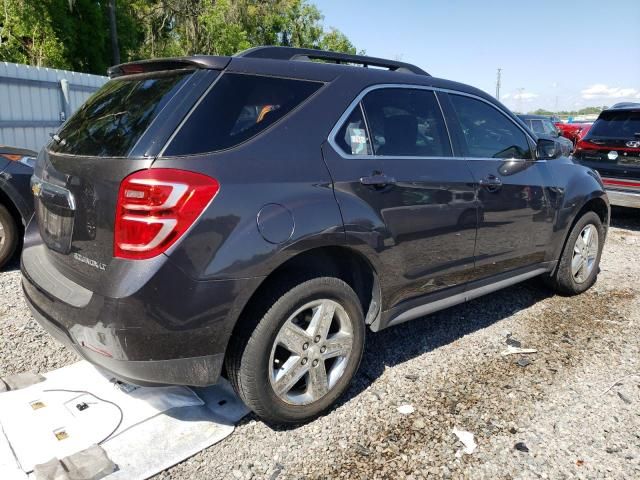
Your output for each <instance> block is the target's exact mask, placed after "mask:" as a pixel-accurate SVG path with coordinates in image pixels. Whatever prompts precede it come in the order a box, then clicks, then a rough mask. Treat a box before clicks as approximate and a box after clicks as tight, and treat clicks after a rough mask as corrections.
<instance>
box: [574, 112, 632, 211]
mask: <svg viewBox="0 0 640 480" xmlns="http://www.w3.org/2000/svg"><path fill="white" fill-rule="evenodd" d="M575 158H576V160H577V161H578V162H580V163H582V164H584V165H587V166H589V167H591V168H594V169H596V170H598V172H599V173H600V175H601V176H602V180H603V181H604V185H605V187H606V188H607V193H608V195H609V198H610V200H611V203H612V204H613V205H620V206H623V207H634V208H640V103H619V104H617V105H614V106H613V107H611V108H609V109H607V110H604V111H603V112H602V113H600V116H599V117H598V119H597V120H596V121H595V122H594V124H593V126H592V127H591V129H590V130H589V131H588V132H587V134H586V135H585V136H584V137H583V138H582V139H581V140H580V141H578V145H577V146H576V151H575Z"/></svg>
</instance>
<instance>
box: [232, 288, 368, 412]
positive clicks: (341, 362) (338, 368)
mask: <svg viewBox="0 0 640 480" xmlns="http://www.w3.org/2000/svg"><path fill="white" fill-rule="evenodd" d="M290 285H291V284H290V283H289V282H286V281H276V282H275V284H273V285H270V290H271V291H272V292H274V294H273V296H274V297H275V298H271V299H266V302H265V303H266V304H267V305H266V308H263V312H264V310H266V309H267V308H268V310H267V311H266V313H264V315H263V316H262V317H261V318H259V319H256V320H253V322H256V321H257V325H255V328H252V325H251V314H248V316H246V318H245V319H244V320H243V323H242V324H241V325H240V328H238V329H236V332H234V335H233V337H232V339H231V341H230V343H229V349H228V355H227V375H228V377H229V380H230V382H231V384H232V385H233V387H234V389H235V391H236V392H237V393H238V395H239V396H240V397H241V398H242V400H243V401H244V402H245V404H246V405H247V406H248V407H249V408H251V410H253V411H254V412H255V413H256V415H258V416H259V417H260V418H261V419H263V420H265V421H266V422H268V423H273V424H298V423H302V422H307V421H309V420H312V419H313V418H315V417H317V416H318V415H320V414H321V413H322V412H324V411H325V410H326V409H327V408H329V407H330V406H331V405H332V404H333V403H334V402H335V401H336V400H337V399H338V398H339V397H340V396H341V395H342V394H343V393H344V391H345V390H346V388H347V387H348V385H349V383H350V381H351V379H352V378H353V376H354V375H355V373H356V371H357V369H358V366H359V364H360V359H361V358H362V352H363V349H364V339H365V324H364V315H363V313H362V306H361V303H360V300H359V299H358V296H357V295H356V294H355V292H354V291H353V289H351V287H350V286H349V285H347V284H346V283H345V282H344V281H342V280H339V279H337V278H333V277H320V278H314V279H312V280H307V281H304V282H303V283H300V284H298V285H296V286H294V287H293V288H291V287H290ZM257 315H260V314H259V313H258V314H257Z"/></svg>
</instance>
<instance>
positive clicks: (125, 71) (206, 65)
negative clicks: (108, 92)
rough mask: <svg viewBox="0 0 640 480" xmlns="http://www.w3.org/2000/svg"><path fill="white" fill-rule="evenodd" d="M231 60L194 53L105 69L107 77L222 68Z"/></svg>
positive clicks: (229, 58)
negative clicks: (192, 54) (193, 54)
mask: <svg viewBox="0 0 640 480" xmlns="http://www.w3.org/2000/svg"><path fill="white" fill-rule="evenodd" d="M230 61H231V57H218V56H213V55H195V56H193V57H175V58H158V59H154V60H141V61H139V62H129V63H122V64H120V65H115V66H113V67H110V68H109V69H108V70H107V74H108V75H109V78H116V77H122V76H124V75H135V74H137V73H149V72H161V71H166V70H184V69H191V70H195V69H199V68H203V69H211V70H223V69H224V68H225V67H226V66H227V65H228V64H229V62H230Z"/></svg>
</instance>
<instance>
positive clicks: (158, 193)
mask: <svg viewBox="0 0 640 480" xmlns="http://www.w3.org/2000/svg"><path fill="white" fill-rule="evenodd" d="M219 190H220V184H219V183H218V181H217V180H215V179H213V178H211V177H208V176H206V175H202V174H200V173H194V172H189V171H186V170H175V169H169V168H158V169H150V170H141V171H139V172H136V173H133V174H131V175H129V176H128V177H127V178H125V179H124V180H123V181H122V183H121V184H120V191H119V192H118V204H117V207H116V222H115V229H114V247H113V250H114V256H115V257H119V258H128V259H134V260H142V259H146V258H152V257H155V256H157V255H159V254H161V253H163V252H164V251H166V250H167V249H168V248H169V247H170V246H171V245H173V244H174V243H175V242H176V241H177V240H178V239H179V238H180V237H181V236H182V235H183V234H184V233H185V232H186V231H187V230H188V229H189V227H190V226H191V225H193V223H194V222H195V221H196V219H197V218H198V217H199V216H200V214H201V213H202V212H203V210H204V209H205V208H206V207H207V205H209V203H210V202H211V200H213V198H214V197H215V196H216V194H217V193H218V191H219Z"/></svg>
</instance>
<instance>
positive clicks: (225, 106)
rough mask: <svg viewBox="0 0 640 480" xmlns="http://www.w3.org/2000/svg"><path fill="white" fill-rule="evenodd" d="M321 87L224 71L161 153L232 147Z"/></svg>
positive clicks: (313, 84)
mask: <svg viewBox="0 0 640 480" xmlns="http://www.w3.org/2000/svg"><path fill="white" fill-rule="evenodd" d="M321 86H322V83H319V82H309V81H304V80H292V79H286V78H275V77H262V76H256V75H244V74H235V73H226V74H224V75H222V76H221V77H220V79H219V80H218V81H217V82H216V83H215V85H214V86H213V88H212V89H211V90H210V91H209V92H208V93H207V94H206V96H205V97H204V98H203V99H202V101H201V102H200V104H199V105H198V106H197V107H196V109H195V111H194V112H193V113H192V114H191V115H190V116H189V118H188V119H187V121H186V122H185V123H184V125H182V127H181V128H180V130H179V131H178V133H177V134H176V136H175V137H174V139H173V140H172V141H171V143H170V144H169V146H168V147H167V149H166V150H165V152H164V155H165V156H172V155H193V154H196V153H205V152H213V151H216V150H223V149H226V148H231V147H234V146H236V145H238V144H240V143H242V142H244V141H245V140H248V139H250V138H251V137H253V136H255V135H257V134H258V133H260V132H262V131H263V130H264V129H266V128H268V127H269V126H270V125H273V123H275V122H277V121H278V120H280V119H281V118H283V117H284V116H285V115H287V114H288V113H289V112H291V111H292V110H293V109H294V108H296V107H297V106H298V105H300V104H301V103H302V102H303V101H304V100H306V99H307V98H308V97H309V96H310V95H312V94H313V93H314V92H315V91H316V90H318V89H319V88H320V87H321Z"/></svg>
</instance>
